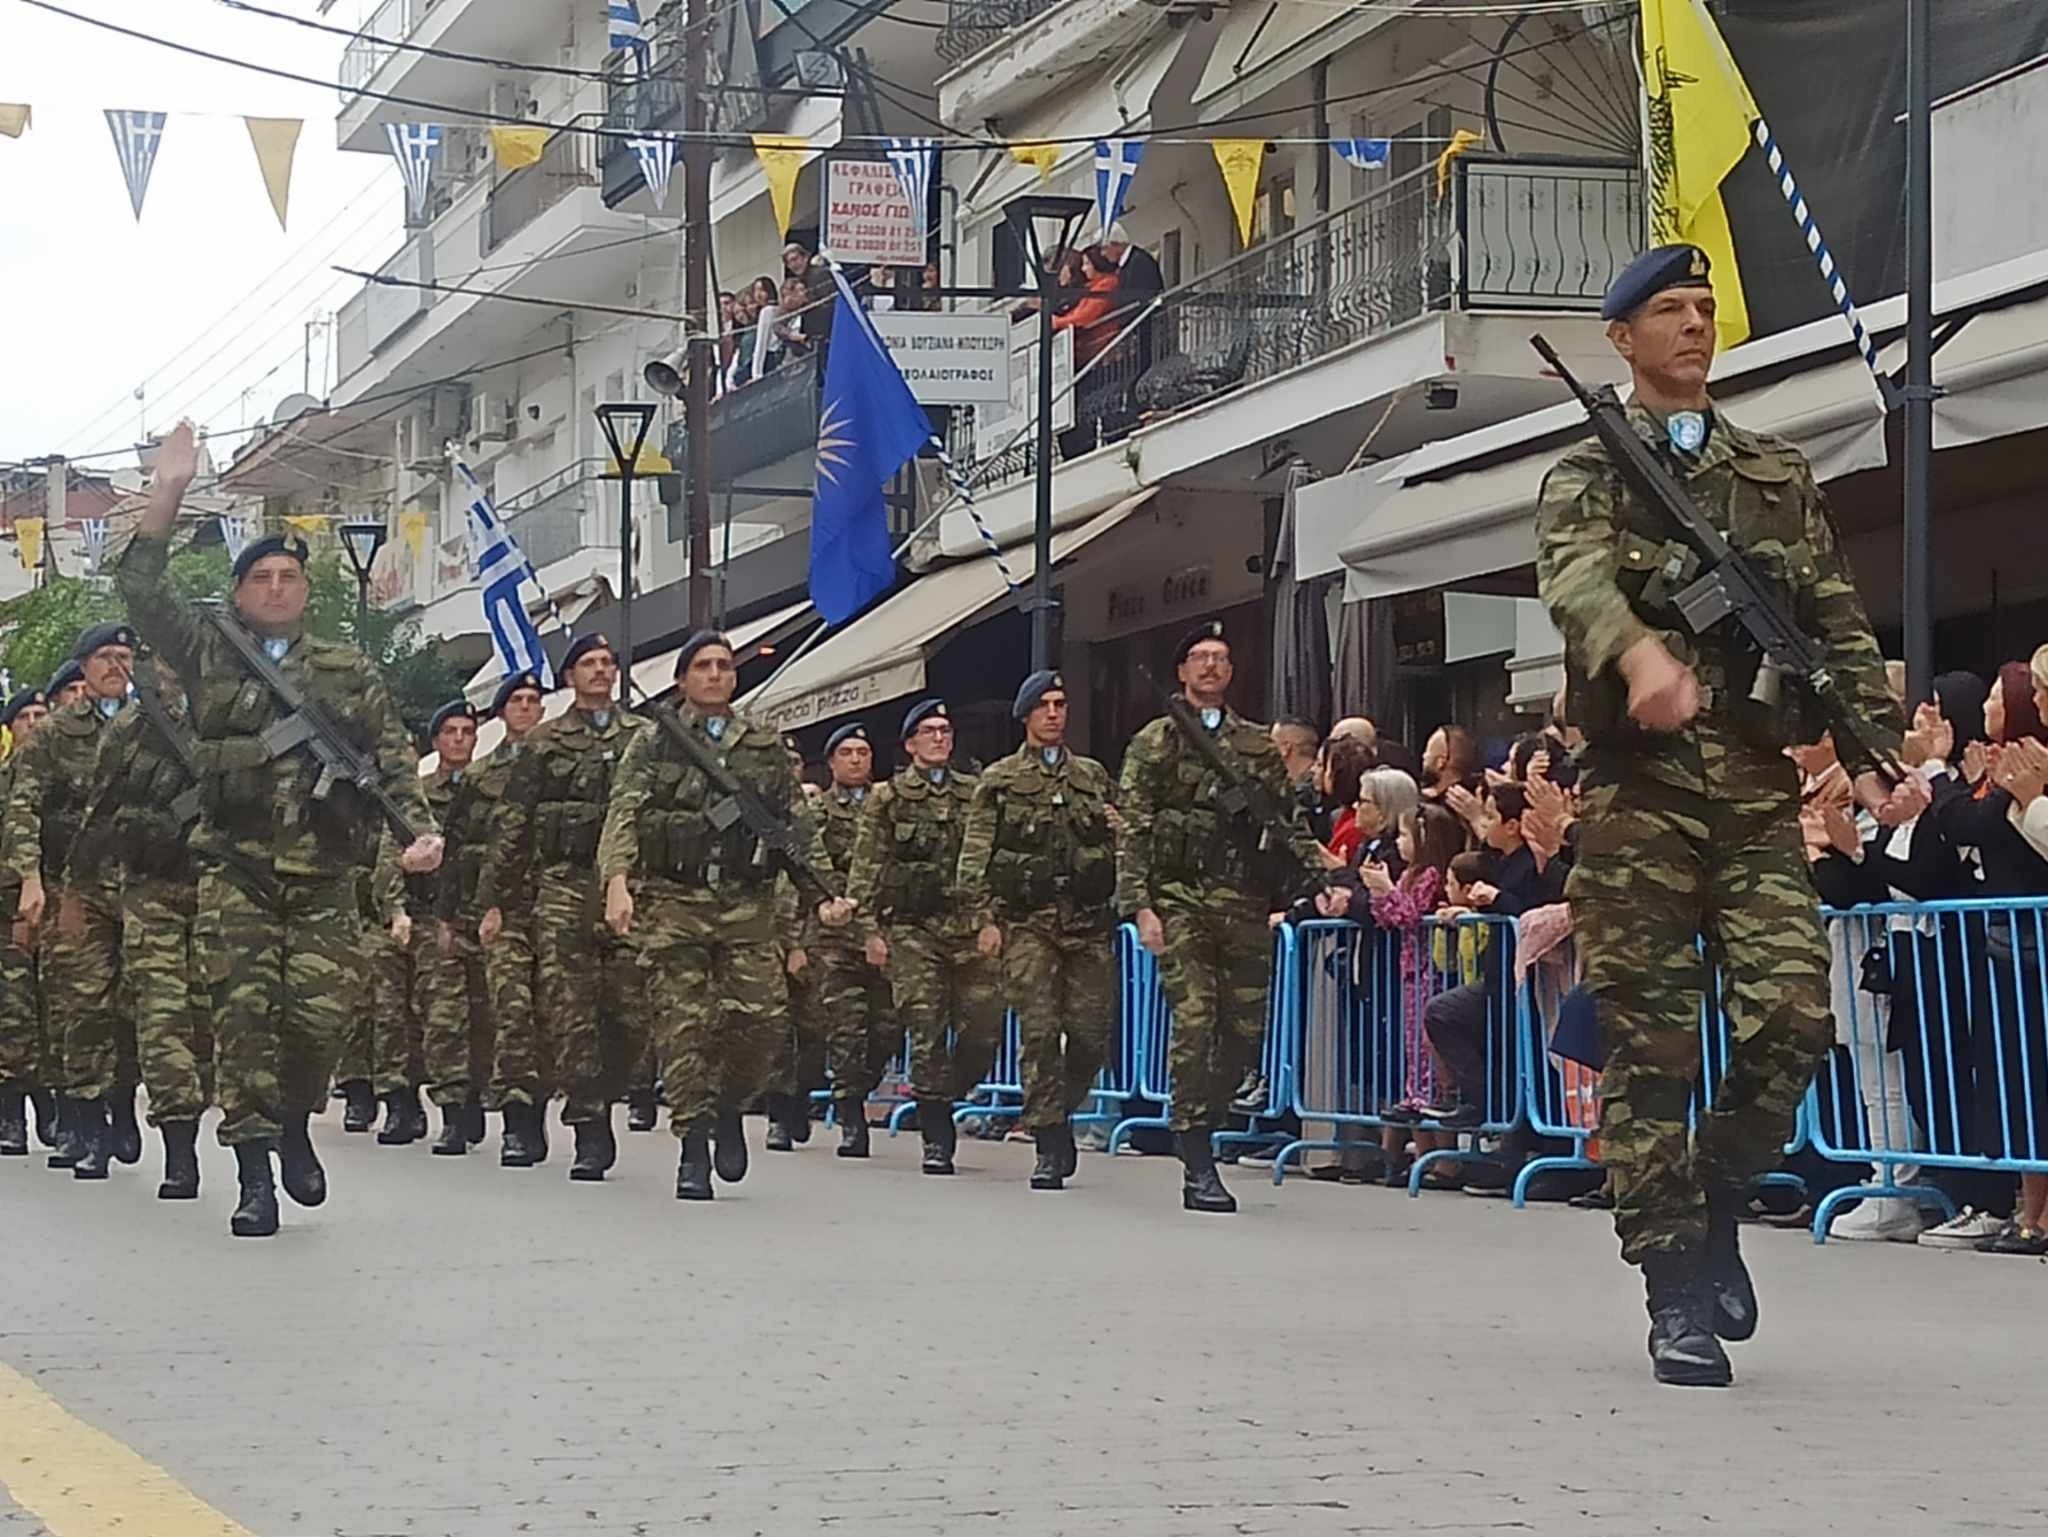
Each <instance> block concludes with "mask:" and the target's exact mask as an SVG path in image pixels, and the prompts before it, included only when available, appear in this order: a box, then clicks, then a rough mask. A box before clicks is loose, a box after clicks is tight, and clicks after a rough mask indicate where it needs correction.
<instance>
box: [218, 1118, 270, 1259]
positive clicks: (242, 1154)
mask: <svg viewBox="0 0 2048 1537" xmlns="http://www.w3.org/2000/svg"><path fill="white" fill-rule="evenodd" d="M276 1150H277V1144H276V1143H274V1142H238V1143H236V1144H235V1179H236V1181H237V1182H238V1183H239V1184H240V1186H241V1199H240V1200H239V1201H238V1202H236V1204H235V1214H234V1216H232V1217H230V1218H229V1219H228V1231H229V1232H230V1233H233V1234H234V1235H235V1236H236V1237H237V1238H268V1237H270V1236H271V1235H272V1234H273V1233H275V1232H276V1231H277V1184H276V1181H275V1180H274V1179H273V1177H272V1175H271V1172H270V1155H271V1154H272V1153H273V1152H275V1151H276Z"/></svg>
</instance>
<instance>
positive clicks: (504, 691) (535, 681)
mask: <svg viewBox="0 0 2048 1537" xmlns="http://www.w3.org/2000/svg"><path fill="white" fill-rule="evenodd" d="M523 688H530V689H532V690H533V691H534V692H535V693H537V694H545V693H546V692H547V690H546V689H545V688H543V687H542V686H541V681H540V674H539V673H537V672H515V673H514V674H512V676H511V677H509V678H507V679H506V680H505V681H504V682H503V683H500V684H499V685H498V692H497V693H495V694H493V695H492V696H491V713H492V714H493V715H502V714H504V713H505V706H506V705H508V704H510V703H511V702H512V696H513V695H514V694H516V693H518V692H519V691H520V690H521V689H523Z"/></svg>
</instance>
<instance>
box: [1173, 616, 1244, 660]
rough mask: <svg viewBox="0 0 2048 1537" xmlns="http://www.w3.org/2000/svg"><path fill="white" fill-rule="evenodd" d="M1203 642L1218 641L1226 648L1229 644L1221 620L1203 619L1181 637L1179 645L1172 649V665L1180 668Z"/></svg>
mask: <svg viewBox="0 0 2048 1537" xmlns="http://www.w3.org/2000/svg"><path fill="white" fill-rule="evenodd" d="M1205 640H1220V641H1222V642H1223V644H1224V645H1226V646H1227V645H1229V644H1230V641H1229V639H1228V638H1227V637H1226V636H1225V635H1224V633H1223V621H1222V620H1221V619H1204V620H1203V621H1202V622H1201V623H1200V624H1198V625H1196V626H1195V627H1194V628H1193V629H1192V630H1190V631H1188V632H1187V634H1185V635H1183V636H1182V637H1181V638H1180V644H1179V645H1177V646H1175V647H1174V648H1173V665H1174V666H1176V667H1178V666H1180V664H1181V663H1182V662H1185V661H1186V660H1187V659H1188V653H1189V652H1190V651H1192V650H1194V649H1195V647H1197V646H1199V645H1201V643H1202V642H1203V641H1205Z"/></svg>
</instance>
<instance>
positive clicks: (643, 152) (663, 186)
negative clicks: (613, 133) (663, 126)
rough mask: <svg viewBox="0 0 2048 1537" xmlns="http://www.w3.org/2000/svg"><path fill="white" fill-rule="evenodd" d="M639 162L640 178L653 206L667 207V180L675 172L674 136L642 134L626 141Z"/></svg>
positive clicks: (667, 134)
mask: <svg viewBox="0 0 2048 1537" xmlns="http://www.w3.org/2000/svg"><path fill="white" fill-rule="evenodd" d="M626 143H627V144H628V145H630V146H631V148H632V150H633V153H634V154H635V155H636V156H638V157H639V160H640V176H641V179H642V180H644V181H645V182H646V183H647V190H648V191H649V192H650V193H651V194H653V197H654V206H655V207H656V208H666V207H667V206H668V183H669V178H670V177H672V176H674V175H675V172H676V136H675V135H674V134H672V133H651V134H643V135H642V136H641V137H639V138H635V139H628V140H627V141H626Z"/></svg>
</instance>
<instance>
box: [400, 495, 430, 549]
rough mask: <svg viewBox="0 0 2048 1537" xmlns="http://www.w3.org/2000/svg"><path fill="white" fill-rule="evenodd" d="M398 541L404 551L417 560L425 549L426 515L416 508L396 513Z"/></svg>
mask: <svg viewBox="0 0 2048 1537" xmlns="http://www.w3.org/2000/svg"><path fill="white" fill-rule="evenodd" d="M398 542H399V545H400V546H401V547H402V548H403V549H404V550H405V553H406V554H407V555H408V556H409V557H410V558H412V559H413V560H418V559H419V558H420V557H421V556H422V555H424V554H425V553H426V550H427V515H426V514H425V513H424V512H421V511H420V510H418V509H417V508H413V509H410V510H408V511H405V512H401V513H400V514H399V515H398Z"/></svg>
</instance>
